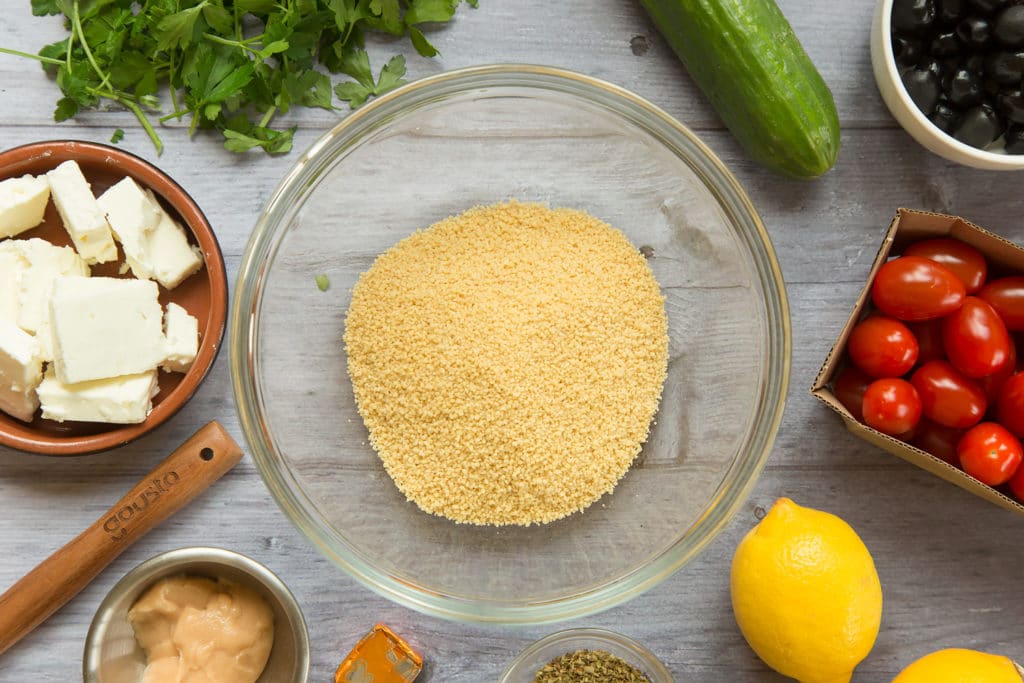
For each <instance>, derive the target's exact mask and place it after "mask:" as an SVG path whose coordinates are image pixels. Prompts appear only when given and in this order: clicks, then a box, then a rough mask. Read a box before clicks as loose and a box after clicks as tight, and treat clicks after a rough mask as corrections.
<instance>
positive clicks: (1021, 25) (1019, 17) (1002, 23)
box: [994, 5, 1024, 47]
mask: <svg viewBox="0 0 1024 683" xmlns="http://www.w3.org/2000/svg"><path fill="white" fill-rule="evenodd" d="M994 31H995V35H996V40H998V41H999V42H1000V43H1002V44H1003V45H1006V46H1007V47H1020V46H1021V45H1024V5H1014V6H1013V7H1007V8H1006V9H1004V10H1003V11H1002V12H1000V14H999V17H998V18H997V19H996V26H995V30H994Z"/></svg>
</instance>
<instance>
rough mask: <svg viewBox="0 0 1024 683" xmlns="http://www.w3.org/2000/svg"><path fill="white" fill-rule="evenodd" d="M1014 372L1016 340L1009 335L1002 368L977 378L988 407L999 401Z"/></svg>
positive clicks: (1015, 365) (1015, 366) (1015, 370)
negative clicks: (1006, 352) (1007, 359)
mask: <svg viewBox="0 0 1024 683" xmlns="http://www.w3.org/2000/svg"><path fill="white" fill-rule="evenodd" d="M1015 372H1017V341H1016V340H1015V339H1014V338H1013V337H1010V360H1009V362H1007V363H1006V365H1004V366H1003V367H1002V369H1000V370H997V371H996V372H993V373H992V374H991V375H986V376H985V377H982V378H980V379H979V380H978V384H980V385H981V389H982V391H984V392H985V397H986V398H988V405H989V407H990V408H994V407H995V405H996V404H997V403H998V402H999V394H1001V393H1002V391H1003V386H1004V385H1005V384H1006V380H1008V379H1010V377H1012V376H1013V373H1015ZM1010 431H1011V432H1012V431H1013V430H1012V429H1011V430H1010Z"/></svg>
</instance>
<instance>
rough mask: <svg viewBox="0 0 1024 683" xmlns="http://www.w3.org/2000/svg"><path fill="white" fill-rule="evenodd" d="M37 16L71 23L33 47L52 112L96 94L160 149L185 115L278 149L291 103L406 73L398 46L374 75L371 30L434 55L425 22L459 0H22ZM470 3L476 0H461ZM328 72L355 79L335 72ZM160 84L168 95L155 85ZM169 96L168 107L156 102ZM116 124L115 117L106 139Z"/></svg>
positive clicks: (378, 88)
mask: <svg viewBox="0 0 1024 683" xmlns="http://www.w3.org/2000/svg"><path fill="white" fill-rule="evenodd" d="M30 1H31V7H32V13H33V14H34V15H37V16H46V15H63V17H64V19H65V27H66V28H67V30H68V32H69V35H68V37H67V38H65V39H64V40H61V41H58V42H55V43H53V44H51V45H46V46H44V47H42V48H41V49H40V50H39V53H38V54H37V55H29V54H26V53H24V52H19V51H17V50H11V49H7V48H4V47H0V53H5V54H11V55H15V56H18V57H22V58H29V59H35V60H36V61H38V62H39V63H40V64H41V65H42V67H43V69H45V70H46V72H47V73H49V74H50V75H52V76H53V77H54V80H55V82H56V85H57V87H58V88H59V89H60V91H61V93H60V97H59V99H58V100H57V105H56V108H55V110H54V119H55V120H56V121H65V120H67V119H70V118H73V117H75V116H77V115H78V114H79V113H80V112H81V111H83V110H85V109H89V108H93V107H96V106H97V105H99V104H100V102H101V101H106V102H112V103H115V104H116V105H120V106H121V107H124V108H125V109H127V110H129V111H131V112H132V113H133V114H134V115H135V116H136V118H137V119H138V120H139V124H140V125H141V126H142V128H143V129H144V130H145V131H146V134H147V135H148V136H149V138H150V139H151V140H152V142H153V145H154V146H155V147H156V150H157V153H158V154H159V153H160V152H161V151H162V149H163V142H162V141H161V139H160V136H159V134H158V133H157V129H156V128H155V127H154V122H153V121H151V120H150V115H151V114H150V113H149V112H160V114H159V119H158V121H159V123H165V122H168V121H171V120H183V119H184V120H187V121H188V130H189V134H190V135H191V134H193V133H194V132H195V131H197V130H199V129H215V130H218V131H220V132H221V134H222V135H223V136H224V147H225V148H226V149H228V150H230V151H233V152H246V151H248V150H252V149H261V150H263V151H265V152H267V153H269V154H280V153H284V152H287V151H289V150H290V149H291V147H292V142H293V138H294V133H295V129H294V128H289V127H278V126H274V125H272V122H273V119H274V117H275V116H277V115H278V114H281V113H285V112H288V111H289V110H290V108H291V107H292V106H293V105H301V106H303V107H318V108H321V109H327V110H334V109H336V107H335V102H334V98H335V97H337V98H339V99H340V100H341V101H343V102H347V103H348V105H349V106H350V107H352V108H355V107H358V106H360V105H361V104H363V103H364V102H366V100H367V99H369V98H370V97H374V96H377V95H381V94H383V93H385V92H388V91H389V90H393V89H394V88H396V87H398V86H400V85H402V84H403V83H405V80H404V76H405V69H406V65H405V57H403V56H402V55H397V56H395V57H393V58H392V59H390V60H389V61H388V62H387V63H386V64H385V65H384V67H383V68H382V69H381V70H380V72H379V73H378V74H377V75H376V77H374V73H373V70H372V69H371V66H370V59H369V56H368V55H367V53H366V51H365V49H364V47H363V46H364V38H365V35H366V34H367V32H368V31H379V32H384V33H387V34H390V35H394V36H404V35H407V36H408V39H409V41H410V43H411V45H412V46H413V47H414V48H415V49H416V51H417V52H418V53H419V54H421V55H425V56H435V55H437V54H438V52H437V49H436V48H435V47H434V46H433V45H432V44H431V43H430V41H429V40H428V39H427V37H426V35H425V33H424V30H423V28H422V25H423V24H431V25H433V24H437V23H443V22H447V21H450V20H451V19H452V18H453V17H454V15H455V12H456V11H457V9H458V7H459V6H460V5H461V4H462V0H30ZM465 2H466V4H468V5H469V6H471V7H476V6H477V0H465ZM325 70H326V71H327V72H329V73H330V74H339V73H342V74H345V75H347V76H348V77H350V78H351V79H352V80H346V81H343V82H335V80H334V79H332V77H331V76H330V75H329V74H328V73H324V71H325ZM165 94H167V95H169V100H168V98H166V97H165V96H164V95H165ZM168 102H169V105H170V109H169V111H166V110H165V111H161V110H162V108H163V107H166V106H167V104H168ZM123 136H124V131H123V130H121V129H117V130H116V131H114V133H113V135H112V136H111V141H112V142H115V143H116V142H118V141H120V140H121V139H122V138H123Z"/></svg>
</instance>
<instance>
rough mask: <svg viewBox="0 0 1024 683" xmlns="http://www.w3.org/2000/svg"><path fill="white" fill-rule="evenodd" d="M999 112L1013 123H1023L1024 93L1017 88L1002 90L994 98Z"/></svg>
mask: <svg viewBox="0 0 1024 683" xmlns="http://www.w3.org/2000/svg"><path fill="white" fill-rule="evenodd" d="M996 101H997V103H998V105H999V113H1000V114H1002V115H1003V116H1005V117H1006V118H1007V119H1009V120H1010V121H1012V122H1013V123H1024V93H1021V91H1020V90H1019V89H1018V90H1011V91H1009V92H1004V93H1003V94H1002V95H1000V96H999V98H998V100H996Z"/></svg>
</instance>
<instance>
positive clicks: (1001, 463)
mask: <svg viewBox="0 0 1024 683" xmlns="http://www.w3.org/2000/svg"><path fill="white" fill-rule="evenodd" d="M956 452H957V455H959V456H960V466H961V467H963V468H964V472H967V474H969V475H971V476H972V477H974V478H975V479H977V480H978V481H980V482H981V483H982V484H988V485H989V486H999V485H1000V484H1004V483H1006V482H1007V481H1009V479H1010V477H1012V476H1013V474H1014V472H1016V471H1017V468H1018V467H1019V466H1020V461H1021V459H1022V458H1024V447H1022V446H1021V444H1020V441H1018V440H1017V437H1015V436H1014V435H1013V434H1011V433H1010V432H1009V431H1007V429H1006V428H1005V427H1003V426H1002V425H999V424H996V423H995V422H982V423H981V424H978V425H975V426H974V427H971V428H970V429H969V430H968V431H967V433H966V434H964V436H963V438H962V439H960V443H958V444H957V445H956Z"/></svg>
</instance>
